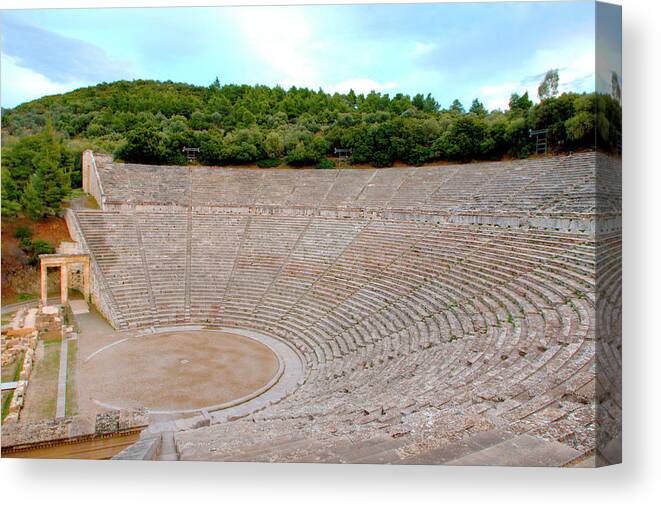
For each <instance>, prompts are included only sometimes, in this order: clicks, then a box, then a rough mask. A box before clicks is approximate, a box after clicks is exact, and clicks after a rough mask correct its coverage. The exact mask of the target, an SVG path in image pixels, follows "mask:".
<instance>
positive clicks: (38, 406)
mask: <svg viewBox="0 0 661 507" xmlns="http://www.w3.org/2000/svg"><path fill="white" fill-rule="evenodd" d="M43 347H44V356H43V358H42V359H41V361H37V363H36V365H35V369H34V371H33V372H32V374H31V375H30V384H29V386H28V390H27V397H26V403H25V405H23V410H22V411H21V420H31V421H40V420H43V419H53V418H55V411H56V407H57V381H58V372H59V370H60V340H53V341H50V342H43Z"/></svg>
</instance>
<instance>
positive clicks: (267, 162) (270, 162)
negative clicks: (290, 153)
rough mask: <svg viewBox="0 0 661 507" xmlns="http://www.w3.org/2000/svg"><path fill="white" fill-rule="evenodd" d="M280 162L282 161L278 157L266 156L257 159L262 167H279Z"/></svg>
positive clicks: (258, 164) (258, 165)
mask: <svg viewBox="0 0 661 507" xmlns="http://www.w3.org/2000/svg"><path fill="white" fill-rule="evenodd" d="M280 164H281V161H280V160H279V159H277V158H265V159H262V160H258V161H257V167H261V168H262V169H268V168H271V167H278V166H279V165H280Z"/></svg>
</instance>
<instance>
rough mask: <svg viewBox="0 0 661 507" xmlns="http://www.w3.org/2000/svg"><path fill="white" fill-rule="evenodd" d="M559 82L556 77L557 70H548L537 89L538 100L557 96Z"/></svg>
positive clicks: (557, 76) (558, 78)
mask: <svg viewBox="0 0 661 507" xmlns="http://www.w3.org/2000/svg"><path fill="white" fill-rule="evenodd" d="M559 81H560V77H559V75H558V69H551V70H549V71H548V72H547V73H546V75H545V76H544V79H543V81H542V82H541V83H540V85H539V87H538V88H537V95H538V96H539V100H545V99H548V98H551V97H555V96H557V95H558V83H559Z"/></svg>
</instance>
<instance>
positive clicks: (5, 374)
mask: <svg viewBox="0 0 661 507" xmlns="http://www.w3.org/2000/svg"><path fill="white" fill-rule="evenodd" d="M24 355H25V354H20V355H19V356H18V357H17V358H16V359H14V361H12V362H11V363H9V364H8V365H7V366H5V367H4V368H3V369H2V382H15V381H17V380H18V378H19V377H20V375H21V367H22V366H23V357H24ZM13 398H14V391H13V390H11V391H5V392H3V393H2V416H1V417H2V419H0V420H2V421H4V420H5V417H7V414H8V413H9V406H10V405H11V400H12V399H13Z"/></svg>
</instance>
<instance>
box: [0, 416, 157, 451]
mask: <svg viewBox="0 0 661 507" xmlns="http://www.w3.org/2000/svg"><path fill="white" fill-rule="evenodd" d="M148 424H149V419H148V414H147V411H146V410H144V409H140V410H112V411H110V412H103V413H101V414H97V415H96V419H95V420H94V421H92V420H90V419H88V418H86V417H84V416H73V417H63V418H60V419H49V420H44V421H37V422H30V423H5V424H3V425H2V454H3V455H4V454H9V455H11V454H12V453H16V452H21V451H25V450H28V449H34V448H39V447H49V446H53V445H60V444H67V443H75V442H78V441H84V440H89V439H93V438H100V437H107V436H111V435H119V434H124V433H128V432H138V431H142V430H143V429H145V428H146V427H147V426H148Z"/></svg>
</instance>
